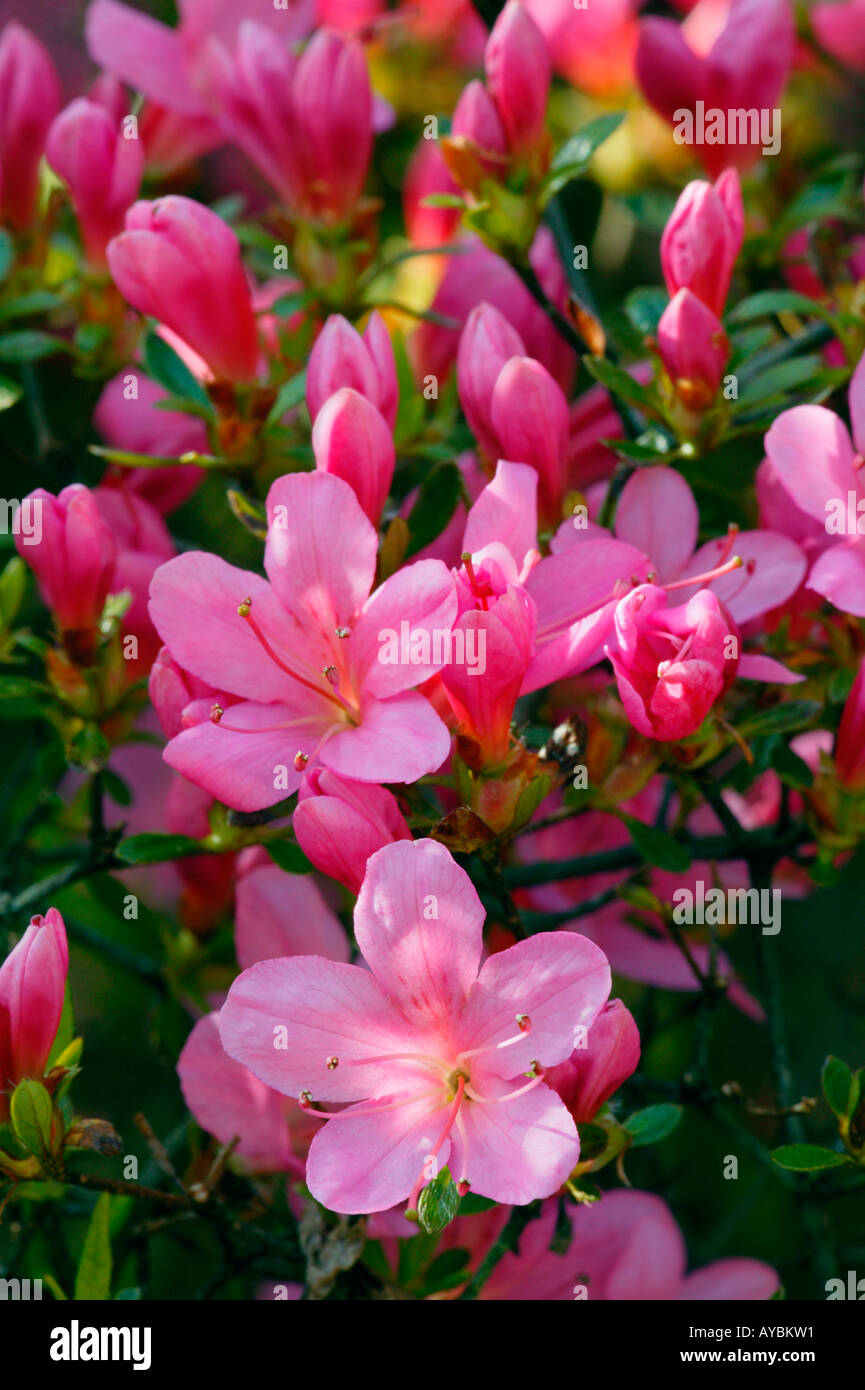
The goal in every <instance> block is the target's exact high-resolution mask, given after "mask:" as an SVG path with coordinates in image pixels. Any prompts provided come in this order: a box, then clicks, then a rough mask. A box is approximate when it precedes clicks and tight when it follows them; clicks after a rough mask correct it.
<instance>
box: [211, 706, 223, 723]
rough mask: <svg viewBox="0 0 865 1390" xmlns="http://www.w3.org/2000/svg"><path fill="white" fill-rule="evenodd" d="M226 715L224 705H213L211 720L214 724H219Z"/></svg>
mask: <svg viewBox="0 0 865 1390" xmlns="http://www.w3.org/2000/svg"><path fill="white" fill-rule="evenodd" d="M224 714H225V710H224V709H223V708H222V705H213V706H212V707H211V710H210V718H211V719H212V721H213V723H214V724H218V723H219V721H220V719H221V718H222V716H223V715H224Z"/></svg>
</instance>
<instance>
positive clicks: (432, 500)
mask: <svg viewBox="0 0 865 1390" xmlns="http://www.w3.org/2000/svg"><path fill="white" fill-rule="evenodd" d="M461 495H462V475H461V474H460V471H459V469H458V468H457V466H456V464H455V463H442V464H439V466H438V467H437V468H434V469H433V470H432V472H431V473H429V474H428V475H427V477H426V478H425V479H424V481H423V482H422V483H421V486H420V491H419V493H418V497H417V501H416V502H415V504H414V506H413V507H412V509H411V511H410V512H409V515H408V529H409V537H410V539H409V545H408V551H407V553H406V559H408V558H409V557H410V556H412V555H415V554H417V552H418V551H419V550H423V548H424V546H426V545H429V544H430V542H431V541H434V540H435V539H436V537H437V536H439V535H441V533H442V531H443V530H444V529H445V527H446V526H447V524H448V522H449V521H450V519H451V517H452V516H453V514H454V512H455V510H456V507H457V503H458V502H459V500H460V496H461Z"/></svg>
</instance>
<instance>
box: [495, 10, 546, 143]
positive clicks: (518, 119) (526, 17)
mask: <svg viewBox="0 0 865 1390" xmlns="http://www.w3.org/2000/svg"><path fill="white" fill-rule="evenodd" d="M484 70H485V73H486V79H487V88H488V90H489V92H490V95H491V96H492V98H493V101H494V102H495V104H496V108H497V110H498V114H499V116H500V118H501V122H502V126H503V128H504V131H505V134H506V137H507V142H508V148H509V150H510V152H511V154H515V155H524V154H526V153H528V151H530V150H531V149H532V148H533V147H534V146H535V145H536V144H537V142H538V140H539V139H540V137H541V135H542V133H543V130H544V117H545V115H546V109H547V96H548V94H549V90H550V54H549V49H548V48H547V41H546V39H545V38H544V36H543V34H542V33H541V30H540V29H539V28H538V26H537V24H536V23H535V21H534V20H533V19H532V17H531V15H530V14H529V12H528V10H527V9H525V8H524V7H523V6H522V5H521V4H519V2H518V0H508V3H507V4H506V5H505V7H504V9H503V10H502V11H501V13H500V14H499V17H498V19H497V20H496V22H495V24H494V25H493V28H492V31H491V33H490V36H489V39H488V40H487V46H486V50H485V52H484Z"/></svg>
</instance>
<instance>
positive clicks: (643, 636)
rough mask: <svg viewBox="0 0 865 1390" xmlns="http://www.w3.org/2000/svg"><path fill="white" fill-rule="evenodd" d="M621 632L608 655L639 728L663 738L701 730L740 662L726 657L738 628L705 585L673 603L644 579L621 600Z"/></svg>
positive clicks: (617, 620)
mask: <svg viewBox="0 0 865 1390" xmlns="http://www.w3.org/2000/svg"><path fill="white" fill-rule="evenodd" d="M615 631H616V639H617V647H616V650H615V651H611V652H608V655H609V659H610V660H611V662H612V664H613V669H614V671H615V673H616V682H617V684H618V687H619V696H620V698H621V701H622V704H623V705H624V707H625V713H626V714H627V716H628V719H629V720H630V722H631V723H632V724H633V726H634V728H635V729H636V730H637V731H638V732H639V733H641V734H645V735H646V737H647V738H654V739H658V740H659V741H660V742H670V741H672V740H674V739H679V738H687V737H688V735H689V734H693V733H696V731H697V729H699V727H700V725H701V724H702V722H703V720H704V719H705V718H706V715H707V714H708V713H709V710H710V709H711V708H712V705H713V704H714V703H715V701H716V700H717V698H718V696H719V695H720V694H721V692H722V690H724V688H725V687H726V686H727V685H729V683H730V681H732V679H733V677H734V676H735V673H736V666H737V664H738V663H737V659H736V658H735V657H734V656H733V655H732V654H731V655H729V656H728V652H730V653H732V651H733V650H734V648H733V647H731V646H730V644H729V640H728V639H729V638H730V637H731V636H735V635H736V629H735V627H734V626H733V623H732V620H731V619H729V618H727V617H726V616H725V614H724V611H723V609H722V608H721V605H720V603H719V602H718V599H717V598H716V597H715V595H714V594H713V593H712V592H711V590H709V589H700V591H699V592H698V593H696V594H695V595H694V597H693V598H692V599H690V600H689V601H688V602H687V603H686V604H683V605H682V606H681V607H679V608H668V607H667V593H666V591H665V590H664V589H661V588H658V586H657V585H654V584H641V585H640V586H639V588H637V589H633V590H632V591H631V592H630V593H629V594H626V595H625V597H624V598H623V599H621V600H620V602H619V603H618V604H617V606H616V617H615Z"/></svg>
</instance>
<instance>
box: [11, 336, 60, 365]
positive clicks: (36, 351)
mask: <svg viewBox="0 0 865 1390" xmlns="http://www.w3.org/2000/svg"><path fill="white" fill-rule="evenodd" d="M71 351H72V349H71V348H70V346H69V344H68V343H66V342H64V341H63V339H62V338H53V337H52V336H51V334H50V333H40V332H38V331H37V330H36V329H32V330H31V329H22V330H21V332H20V333H4V334H3V335H2V336H0V362H38V360H39V358H40V357H51V356H52V355H53V354H54V353H55V352H71Z"/></svg>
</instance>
